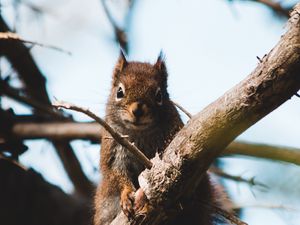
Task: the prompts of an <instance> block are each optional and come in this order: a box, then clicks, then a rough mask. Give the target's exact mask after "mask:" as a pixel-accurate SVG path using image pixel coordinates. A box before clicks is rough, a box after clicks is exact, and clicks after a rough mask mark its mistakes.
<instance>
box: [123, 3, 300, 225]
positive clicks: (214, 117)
mask: <svg viewBox="0 0 300 225" xmlns="http://www.w3.org/2000/svg"><path fill="white" fill-rule="evenodd" d="M299 14H300V4H297V6H296V7H295V9H294V11H293V13H292V16H291V18H290V20H289V28H288V30H287V32H286V34H285V35H283V36H282V38H281V40H280V41H279V43H278V44H277V45H276V46H275V47H274V48H273V49H272V50H271V51H270V53H269V54H268V55H267V56H266V57H264V58H263V59H262V63H260V64H259V65H258V66H257V68H256V69H255V70H254V71H253V72H252V73H251V74H250V75H249V76H248V77H247V78H246V79H244V80H243V81H242V82H240V83H239V84H238V85H236V86H235V87H233V88H232V89H231V90H229V91H228V92H226V93H225V94H224V95H223V96H222V97H220V98H219V99H217V100H216V101H215V102H213V103H212V104H210V105H209V106H207V107H206V108H205V109H204V110H203V111H201V112H200V113H198V114H197V115H195V116H194V117H193V118H192V119H191V120H190V121H189V123H188V124H187V125H186V126H185V127H184V128H183V129H182V130H181V131H180V132H179V133H178V134H177V135H176V137H175V138H174V140H173V141H172V142H171V143H170V145H169V146H168V147H167V148H166V150H165V151H164V154H163V155H162V157H161V158H159V157H155V158H154V159H152V162H153V166H152V167H151V169H146V170H145V171H143V172H142V173H141V175H140V176H139V183H140V186H141V188H142V189H143V191H144V193H145V194H146V196H147V198H148V199H149V202H150V204H152V205H153V207H151V208H150V210H149V211H148V213H147V214H145V218H144V220H143V222H142V224H154V223H155V224H163V223H164V222H165V221H166V219H168V217H171V216H170V215H168V213H167V210H166V208H168V206H169V207H170V206H175V205H177V204H176V203H178V202H179V201H180V199H182V198H185V197H187V196H191V195H193V192H194V190H195V189H196V187H197V185H198V184H199V182H200V181H201V178H202V175H203V174H205V172H206V171H207V169H208V168H209V166H210V164H211V163H212V162H213V160H214V159H215V158H216V157H217V156H218V155H219V154H220V153H221V152H222V151H223V149H224V148H225V147H226V146H227V145H228V144H229V143H230V142H231V141H233V140H234V139H235V138H236V137H237V136H238V135H240V134H241V133H242V132H244V131H245V130H246V129H247V128H249V127H250V126H252V125H253V124H255V123H256V122H257V121H259V120H260V119H262V118H263V117H264V116H266V115H267V114H269V113H270V112H272V111H273V110H274V109H276V108H277V107H279V106H280V105H281V104H283V103H284V102H285V101H287V100H288V99H290V98H291V97H292V96H293V95H294V94H295V93H296V92H297V91H298V90H299V88H300V77H299V71H300V19H299ZM166 215H167V217H166ZM154 221H155V222H154ZM122 224H126V221H123V223H122Z"/></svg>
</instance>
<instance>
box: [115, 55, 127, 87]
mask: <svg viewBox="0 0 300 225" xmlns="http://www.w3.org/2000/svg"><path fill="white" fill-rule="evenodd" d="M127 64H128V62H127V60H126V57H125V54H124V52H123V50H122V49H121V50H120V56H119V59H118V62H117V64H116V66H115V69H114V73H113V82H114V83H115V82H116V81H117V80H119V78H120V72H122V71H123V69H124V68H125V67H126V66H127Z"/></svg>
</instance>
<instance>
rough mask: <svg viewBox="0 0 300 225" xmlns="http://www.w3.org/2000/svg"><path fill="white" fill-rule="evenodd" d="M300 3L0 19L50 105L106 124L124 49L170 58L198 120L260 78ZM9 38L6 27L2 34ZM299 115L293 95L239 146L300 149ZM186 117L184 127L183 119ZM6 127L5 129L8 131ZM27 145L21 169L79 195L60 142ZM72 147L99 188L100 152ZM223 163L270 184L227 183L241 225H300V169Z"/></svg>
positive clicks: (23, 3) (100, 6)
mask: <svg viewBox="0 0 300 225" xmlns="http://www.w3.org/2000/svg"><path fill="white" fill-rule="evenodd" d="M270 2H271V3H272V4H273V3H274V4H273V5H272V4H269V3H270ZM296 2H297V1H275V0H274V1H271V0H270V1H255V0H249V1H247V0H202V1H199V0H198V1H197V0H185V1H183V0H175V1H174V0H172V1H171V0H106V1H105V0H103V1H101V0H89V1H80V0H52V1H49V0H48V1H47V0H1V8H0V10H1V21H2V22H5V23H6V25H7V27H8V28H9V30H10V31H11V32H16V33H17V34H18V36H19V37H20V38H22V39H23V40H26V41H29V42H25V43H24V42H22V43H20V45H23V46H26V48H27V49H28V51H29V53H30V54H31V55H32V57H33V59H34V63H35V64H36V65H37V67H38V70H39V71H40V73H41V74H42V75H44V77H45V78H46V81H47V82H46V91H47V93H48V96H49V99H50V102H53V101H54V100H55V99H59V100H64V101H68V102H72V103H76V104H77V105H80V106H84V107H88V108H89V109H90V110H92V111H93V112H95V113H96V114H97V115H100V116H102V117H103V116H104V109H105V103H106V99H107V96H108V94H109V90H110V82H111V74H112V70H113V67H114V65H115V63H116V60H117V58H118V55H119V51H120V45H121V46H122V48H123V49H124V50H125V51H126V53H127V56H128V59H129V60H137V61H146V62H151V63H152V62H155V60H156V58H157V56H158V54H159V52H160V50H163V52H164V53H165V55H166V63H167V68H168V71H169V92H170V96H171V98H172V99H173V100H174V101H176V102H178V103H180V104H181V105H182V106H183V107H184V108H185V109H186V110H188V111H189V112H190V113H192V114H195V113H197V112H199V111H201V109H203V108H204V107H205V106H206V105H208V104H209V103H211V102H212V101H214V100H215V99H216V98H218V97H219V96H221V95H222V94H223V93H224V92H226V91H227V90H229V89H230V88H231V87H233V86H234V85H235V84H237V83H238V82H239V81H241V80H242V79H244V78H245V77H246V76H247V75H248V74H250V72H251V71H252V70H254V68H255V67H256V65H257V64H258V63H259V58H262V57H263V56H264V55H265V54H267V53H268V52H269V51H270V50H271V49H272V47H274V46H275V44H276V43H277V42H278V41H279V39H280V37H281V35H282V34H283V33H284V31H285V24H286V22H287V18H288V17H287V15H288V11H289V10H290V9H291V8H292V7H293V6H294V5H295V3H296ZM6 31H8V30H5V29H4V28H3V26H2V27H1V32H6ZM31 42H37V43H40V44H43V45H44V46H39V45H38V44H36V43H31ZM1 46H2V45H0V52H1V51H3V50H1ZM7 46H8V45H7ZM51 46H55V47H59V48H60V49H54V48H52V47H51ZM3 49H4V47H3ZM17 49H18V48H17V47H16V48H15V51H17ZM3 55H5V54H4V53H3V52H2V53H1V55H0V56H3ZM24 63H25V61H24ZM21 64H22V61H21ZM0 71H1V80H2V81H3V80H4V81H5V82H6V83H8V84H9V85H10V86H11V87H13V88H15V89H18V90H19V91H21V92H22V88H23V87H24V83H26V82H24V78H23V79H20V75H19V74H18V73H19V72H20V71H18V70H17V69H16V68H15V66H14V65H13V63H12V62H10V60H8V59H7V57H6V58H5V57H1V58H0ZM36 88H37V89H39V88H41V86H36ZM1 94H2V93H1ZM21 96H25V94H24V93H23V94H21ZM21 102H22V101H21ZM29 105H30V104H29ZM33 108H34V107H28V104H25V105H24V103H20V101H16V98H14V97H12V96H7V95H5V94H3V95H1V109H2V110H3V111H7V110H9V109H13V114H14V115H31V114H32V113H33V112H34V110H33ZM37 111H38V110H37ZM67 113H69V114H71V115H72V117H73V119H74V120H76V121H90V119H89V118H87V117H85V116H83V115H82V114H79V113H73V112H67ZM37 115H38V113H37ZM299 115H300V99H299V98H297V97H296V96H295V97H293V98H292V99H291V100H289V101H288V102H286V103H284V104H283V105H282V106H281V107H280V108H278V109H277V110H275V111H274V112H272V113H271V114H270V115H268V116H266V117H265V118H264V119H262V120H261V121H259V122H258V123H257V124H255V125H254V126H252V127H251V128H250V129H248V130H247V131H246V132H245V133H243V134H242V135H241V136H240V137H238V139H239V140H242V141H248V142H254V143H261V144H269V145H275V146H288V147H294V148H300V138H299V131H300V130H299V124H300V116H299ZM3 118H4V117H3ZM182 118H183V119H184V120H185V121H187V117H186V116H185V115H184V114H182ZM0 123H1V122H0ZM0 126H2V129H4V123H2V125H1V124H0ZM22 145H24V146H27V148H28V149H27V150H24V151H22V154H17V157H16V159H18V160H19V161H18V162H19V163H20V165H22V166H24V167H26V168H33V169H34V170H35V171H37V172H38V173H40V174H41V175H42V177H43V178H44V179H45V180H46V181H47V182H49V183H51V184H54V185H56V186H58V187H59V188H61V189H62V190H63V191H64V192H66V193H68V194H71V193H74V182H73V181H72V178H70V174H68V173H67V172H66V171H67V170H66V169H65V165H64V164H63V163H62V159H63V158H64V156H62V155H60V154H59V153H58V151H57V149H58V147H57V143H56V144H55V143H54V142H50V141H46V140H45V139H38V140H24V141H23V140H22ZM58 145H59V144H58ZM70 148H72V149H73V151H74V155H75V158H77V160H78V162H79V163H80V165H79V167H80V168H82V171H83V173H84V175H83V176H86V177H87V178H88V179H89V180H91V181H92V182H93V183H95V184H97V183H98V182H99V179H101V175H100V174H99V172H98V163H99V151H100V145H99V144H98V143H91V141H89V140H75V141H70ZM23 152H24V153H23ZM57 153H58V154H57ZM3 154H6V155H9V154H7V153H3ZM67 157H68V156H67ZM219 164H220V165H221V167H222V170H223V171H224V172H226V173H228V174H231V175H234V176H239V177H243V178H244V179H249V180H251V179H253V178H255V181H256V182H257V183H258V182H259V183H261V184H263V185H251V184H249V183H245V182H237V181H234V180H230V179H222V182H223V183H224V184H225V187H226V190H227V191H228V192H229V194H230V196H231V197H232V198H233V199H234V202H235V204H236V206H237V208H240V209H242V211H241V219H242V220H243V221H245V222H247V223H248V224H251V225H265V224H272V225H284V224H289V225H296V224H300V216H299V215H300V214H299V213H300V211H299V210H300V204H299V202H300V201H299V199H300V168H299V166H297V165H295V164H291V163H284V162H279V161H271V160H263V159H258V158H253V157H243V156H231V157H223V158H221V159H220V160H219ZM0 180H1V177H0ZM2 182H3V181H0V185H2V184H1V183H2ZM0 196H1V195H0ZM0 201H1V199H0ZM16 207H17V206H16ZM1 211H2V212H3V209H1ZM0 223H1V217H0ZM1 224H2V223H1ZM4 225H5V224H4Z"/></svg>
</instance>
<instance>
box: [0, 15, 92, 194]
mask: <svg viewBox="0 0 300 225" xmlns="http://www.w3.org/2000/svg"><path fill="white" fill-rule="evenodd" d="M0 32H10V29H9V27H8V26H7V24H6V23H5V21H4V19H3V17H2V16H1V14H0ZM0 56H5V57H6V58H7V60H8V61H9V62H10V63H11V65H12V67H13V68H14V69H15V71H16V72H17V73H18V75H19V78H20V80H22V81H23V83H24V84H25V92H24V93H25V94H26V96H28V97H30V98H32V99H34V100H35V101H36V102H38V103H39V104H42V105H46V106H48V107H49V106H50V105H51V103H50V99H49V96H48V94H47V90H46V78H45V76H44V75H43V73H42V72H41V71H40V69H39V67H38V65H37V64H36V63H35V61H34V59H33V57H32V55H31V54H30V49H29V48H27V47H26V46H25V45H24V43H22V42H20V41H5V40H1V39H0ZM23 100H24V99H23ZM28 103H29V104H30V103H32V102H28ZM28 103H26V104H28ZM36 106H37V105H36ZM48 107H46V108H48ZM33 113H34V114H36V115H44V114H45V111H44V110H41V109H40V108H39V109H38V108H34V111H33ZM53 115H54V114H53ZM53 144H54V145H56V143H55V142H53ZM55 147H56V151H58V149H59V151H62V152H59V156H60V157H61V160H62V163H63V165H64V168H65V169H66V170H67V171H66V172H67V173H68V175H69V176H70V178H71V180H72V182H73V184H74V187H75V190H77V191H78V193H84V194H83V196H85V197H86V196H89V195H90V194H91V189H90V188H89V187H91V186H92V183H91V182H90V181H89V180H88V178H87V177H86V176H85V174H84V172H83V171H82V169H81V166H80V164H79V162H78V163H75V164H74V165H73V166H72V165H70V164H72V163H73V161H75V160H77V158H76V155H75V153H74V151H73V149H72V148H71V146H70V144H69V143H68V142H66V141H60V142H59V143H57V146H55ZM66 151H68V152H66ZM62 155H65V156H66V157H62ZM69 155H71V157H67V156H69ZM77 161H78V160H77ZM76 167H77V168H76ZM68 169H69V170H68ZM72 169H76V171H75V170H74V171H73V170H72ZM79 171H80V172H79ZM77 176H81V177H77ZM78 181H80V182H86V183H85V184H80V183H79V182H78ZM77 184H79V185H80V186H79V187H77V186H76V185H77ZM82 187H88V188H86V189H85V190H83V189H82Z"/></svg>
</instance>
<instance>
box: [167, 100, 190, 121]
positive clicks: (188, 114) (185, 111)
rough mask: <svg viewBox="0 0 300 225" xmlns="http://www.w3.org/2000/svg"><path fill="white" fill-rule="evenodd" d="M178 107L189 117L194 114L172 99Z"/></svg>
mask: <svg viewBox="0 0 300 225" xmlns="http://www.w3.org/2000/svg"><path fill="white" fill-rule="evenodd" d="M171 102H172V103H173V104H174V105H175V106H176V107H177V108H178V109H180V110H181V111H182V112H184V113H185V115H187V116H188V117H189V118H192V114H191V113H189V112H188V111H187V110H186V109H185V108H183V107H182V106H181V105H180V104H178V103H177V102H174V101H171Z"/></svg>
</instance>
